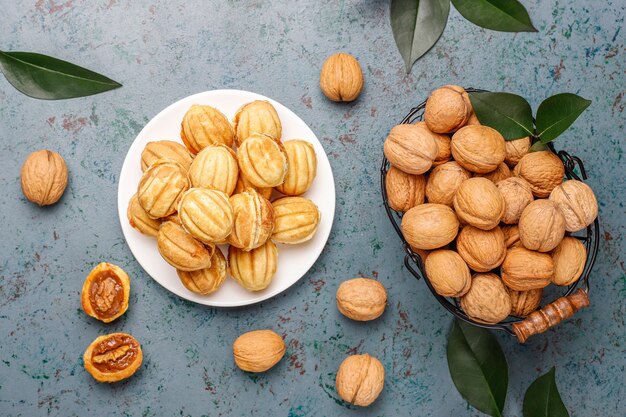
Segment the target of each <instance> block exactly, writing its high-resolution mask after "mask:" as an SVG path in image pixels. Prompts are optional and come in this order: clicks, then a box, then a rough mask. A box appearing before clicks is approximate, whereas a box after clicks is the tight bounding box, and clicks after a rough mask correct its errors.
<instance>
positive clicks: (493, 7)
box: [452, 0, 537, 32]
mask: <svg viewBox="0 0 626 417" xmlns="http://www.w3.org/2000/svg"><path fill="white" fill-rule="evenodd" d="M452 4H454V7H455V8H456V9H457V10H458V11H459V13H461V15H462V16H463V17H464V18H466V19H467V20H469V21H470V22H472V23H474V24H475V25H478V26H480V27H483V28H485V29H491V30H499V31H501V32H537V29H535V27H534V26H533V22H531V20H530V16H528V12H527V11H526V9H525V8H524V6H523V5H522V4H521V3H520V2H518V1H517V0H452Z"/></svg>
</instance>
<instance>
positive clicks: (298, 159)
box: [276, 139, 317, 196]
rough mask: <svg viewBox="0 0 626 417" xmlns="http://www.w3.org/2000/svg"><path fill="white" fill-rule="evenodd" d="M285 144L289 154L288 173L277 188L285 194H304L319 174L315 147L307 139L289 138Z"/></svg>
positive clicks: (286, 151)
mask: <svg viewBox="0 0 626 417" xmlns="http://www.w3.org/2000/svg"><path fill="white" fill-rule="evenodd" d="M283 145H284V147H285V153H286V154H287V165H288V168H287V175H285V181H284V182H283V183H282V184H280V185H279V186H277V187H276V189H277V190H278V191H280V192H281V193H283V194H285V195H291V196H297V195H301V194H304V193H306V192H307V191H309V188H311V185H313V180H314V179H315V175H316V174H317V156H316V155H315V149H313V145H311V144H310V143H309V142H307V141H305V140H297V139H296V140H288V141H286V142H285V143H284V144H283Z"/></svg>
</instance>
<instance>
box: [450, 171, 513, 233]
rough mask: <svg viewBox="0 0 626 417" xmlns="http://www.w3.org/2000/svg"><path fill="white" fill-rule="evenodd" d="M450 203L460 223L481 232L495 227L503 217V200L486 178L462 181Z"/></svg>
mask: <svg viewBox="0 0 626 417" xmlns="http://www.w3.org/2000/svg"><path fill="white" fill-rule="evenodd" d="M452 203H453V205H454V210H455V211H456V215H457V216H458V217H459V219H460V220H461V221H463V222H465V223H468V224H470V225H472V226H474V227H478V228H479V229H483V230H490V229H493V228H494V227H496V226H497V225H498V223H500V219H502V216H503V215H504V199H503V198H502V195H501V194H500V191H499V190H498V188H497V187H496V185H495V184H494V183H493V182H491V181H489V180H488V179H486V178H481V177H475V178H470V179H468V180H465V181H463V183H461V185H460V186H459V188H458V190H457V191H456V194H455V195H454V199H453V200H452Z"/></svg>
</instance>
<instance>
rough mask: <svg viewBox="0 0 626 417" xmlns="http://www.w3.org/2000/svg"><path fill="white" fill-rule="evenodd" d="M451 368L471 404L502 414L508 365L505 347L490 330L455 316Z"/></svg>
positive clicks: (499, 415)
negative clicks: (501, 345)
mask: <svg viewBox="0 0 626 417" xmlns="http://www.w3.org/2000/svg"><path fill="white" fill-rule="evenodd" d="M448 368H449V369H450V376H451V377H452V382H454V385H455V386H456V389H457V390H458V391H459V393H461V395H462V396H463V398H465V399H466V400H467V402H468V403H470V405H472V406H473V407H475V408H476V409H478V410H480V411H482V412H483V413H486V414H489V415H491V416H494V417H501V416H502V409H503V408H504V400H505V399H506V391H507V387H508V383H509V376H508V367H507V364H506V358H505V357H504V353H503V352H502V348H500V345H499V344H498V341H497V340H496V338H495V337H494V336H493V335H492V334H491V333H490V332H489V331H488V330H486V329H482V328H480V327H476V326H472V325H471V324H467V323H465V322H462V321H459V320H455V321H454V324H453V325H452V331H451V332H450V335H449V336H448Z"/></svg>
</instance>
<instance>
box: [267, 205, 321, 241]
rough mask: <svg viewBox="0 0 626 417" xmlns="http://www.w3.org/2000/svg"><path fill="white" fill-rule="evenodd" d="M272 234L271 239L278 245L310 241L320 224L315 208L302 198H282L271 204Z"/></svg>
mask: <svg viewBox="0 0 626 417" xmlns="http://www.w3.org/2000/svg"><path fill="white" fill-rule="evenodd" d="M272 206H273V207H274V216H275V220H274V232H273V233H272V239H273V240H274V241H276V242H279V243H289V244H296V243H303V242H306V241H307V240H310V239H311V238H313V236H314V235H315V232H316V231H317V226H319V224H320V220H321V213H320V211H319V209H318V208H317V206H316V205H315V204H314V203H313V202H312V201H311V200H309V199H307V198H304V197H283V198H279V199H278V200H276V201H274V202H273V203H272Z"/></svg>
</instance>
